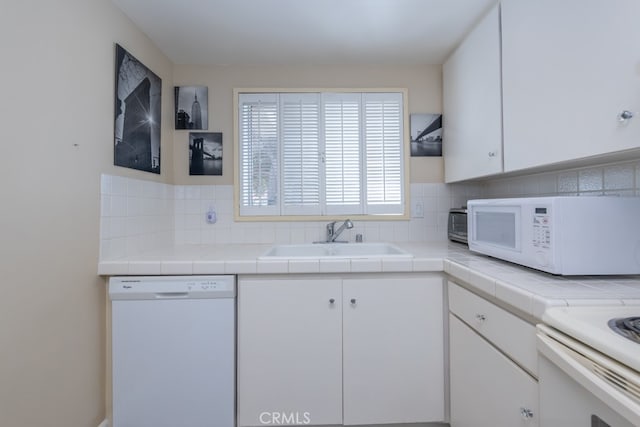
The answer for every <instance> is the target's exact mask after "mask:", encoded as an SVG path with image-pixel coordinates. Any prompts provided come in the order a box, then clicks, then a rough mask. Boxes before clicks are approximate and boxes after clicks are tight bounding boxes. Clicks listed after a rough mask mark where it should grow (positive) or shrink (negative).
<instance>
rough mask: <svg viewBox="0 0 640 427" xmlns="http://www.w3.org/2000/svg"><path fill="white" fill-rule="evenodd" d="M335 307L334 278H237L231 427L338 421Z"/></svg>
mask: <svg viewBox="0 0 640 427" xmlns="http://www.w3.org/2000/svg"><path fill="white" fill-rule="evenodd" d="M331 300H333V303H332V302H331ZM341 302H342V288H341V281H340V279H247V278H242V277H241V278H240V280H239V282H238V426H259V425H264V424H265V423H268V424H271V425H280V424H279V423H278V422H273V421H274V415H273V414H274V413H276V414H285V415H286V417H289V418H288V419H289V420H290V419H291V418H290V417H292V416H293V417H294V418H293V420H294V421H296V420H297V421H296V422H300V423H303V422H305V421H306V420H307V419H308V420H309V421H310V422H311V424H342V368H341V367H342V345H341V341H342V333H341V331H342V314H341V310H342V303H341ZM265 414H266V415H265ZM261 417H262V418H261ZM278 420H282V418H278ZM285 421H286V420H285ZM282 424H286V422H283V423H282ZM289 424H291V422H289Z"/></svg>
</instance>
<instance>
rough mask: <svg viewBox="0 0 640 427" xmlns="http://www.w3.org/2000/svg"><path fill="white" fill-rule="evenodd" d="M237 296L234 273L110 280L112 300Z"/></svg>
mask: <svg viewBox="0 0 640 427" xmlns="http://www.w3.org/2000/svg"><path fill="white" fill-rule="evenodd" d="M235 296H236V286H235V276H144V277H143V276H140V277H137V276H130V277H111V278H110V279H109V297H110V298H111V300H123V299H127V300H130V299H193V298H195V299H203V298H230V297H231V298H233V297H235Z"/></svg>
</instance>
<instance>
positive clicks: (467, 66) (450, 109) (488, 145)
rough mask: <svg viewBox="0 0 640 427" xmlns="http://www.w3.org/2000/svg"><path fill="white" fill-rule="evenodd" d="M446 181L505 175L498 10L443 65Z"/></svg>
mask: <svg viewBox="0 0 640 427" xmlns="http://www.w3.org/2000/svg"><path fill="white" fill-rule="evenodd" d="M442 71H443V110H444V116H443V123H444V137H443V141H444V143H443V146H442V147H443V150H444V173H445V181H446V182H453V181H460V180H464V179H469V178H476V177H480V176H486V175H492V174H496V173H499V172H502V94H501V79H500V13H499V6H496V7H494V8H493V9H492V10H491V11H490V12H489V14H488V15H487V16H486V17H485V18H484V19H483V20H482V21H481V22H480V23H479V24H478V26H477V27H476V28H475V29H473V31H471V33H469V35H468V36H467V38H466V39H465V40H464V41H463V42H462V44H461V45H460V46H459V47H458V49H456V51H455V52H454V53H453V54H452V55H451V57H449V59H448V60H447V61H446V62H445V63H444V65H443V70H442Z"/></svg>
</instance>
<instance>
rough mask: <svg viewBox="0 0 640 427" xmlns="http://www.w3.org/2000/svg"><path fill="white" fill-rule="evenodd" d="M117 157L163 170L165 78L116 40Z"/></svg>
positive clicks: (119, 162)
mask: <svg viewBox="0 0 640 427" xmlns="http://www.w3.org/2000/svg"><path fill="white" fill-rule="evenodd" d="M115 62H116V70H115V74H116V76H115V77H116V81H115V83H116V84H115V125H114V161H113V163H114V164H115V165H116V166H123V167H126V168H131V169H138V170H142V171H146V172H153V173H157V174H159V173H160V129H161V127H160V118H161V114H160V108H161V107H160V106H161V99H162V80H161V79H160V77H158V76H157V75H156V74H155V73H154V72H152V71H151V70H150V69H148V68H147V67H145V66H144V64H142V62H140V61H138V60H137V59H136V58H135V57H134V56H133V55H131V54H130V53H129V52H127V51H126V50H125V49H124V48H123V47H122V46H120V45H118V44H116V61H115Z"/></svg>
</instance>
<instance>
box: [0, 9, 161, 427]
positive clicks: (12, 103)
mask: <svg viewBox="0 0 640 427" xmlns="http://www.w3.org/2000/svg"><path fill="white" fill-rule="evenodd" d="M114 42H118V43H120V44H121V45H123V46H124V47H125V48H127V49H128V50H129V51H130V52H131V53H132V54H133V55H135V56H137V57H138V59H140V60H141V61H142V62H143V63H145V64H146V65H147V66H148V67H149V68H151V69H152V70H153V71H154V72H156V74H158V75H159V76H160V77H161V78H162V79H163V92H164V94H165V97H164V100H163V101H164V102H163V118H162V120H163V135H164V136H163V139H162V153H163V159H162V169H163V174H162V176H159V177H158V176H155V175H152V174H145V173H141V172H136V171H130V170H125V169H122V168H116V167H113V166H112V164H113V113H114V101H113V91H114ZM0 52H2V68H1V71H0V76H1V78H0V94H1V95H0V99H1V102H0V129H1V131H0V144H1V147H2V155H1V156H0V177H1V184H0V200H1V202H0V206H1V210H0V212H1V213H0V231H1V232H2V235H1V238H0V273H1V275H0V278H1V279H0V280H1V282H0V288H1V289H2V296H1V297H0V342H1V344H0V425H1V426H7V427H31V426H33V427H36V426H38V427H39V426H55V427H76V426H78V427H80V426H82V427H93V426H96V425H98V423H99V422H100V421H101V420H102V419H103V417H104V415H105V407H104V406H105V403H104V402H105V384H104V369H105V332H104V328H105V323H104V322H105V289H104V282H103V280H102V279H100V278H99V277H97V276H96V266H97V262H98V246H99V228H98V223H99V214H100V211H99V208H100V197H99V191H100V174H101V173H103V172H107V173H112V174H118V175H127V176H131V177H144V179H151V180H155V181H165V182H170V181H171V180H172V178H173V173H172V169H173V160H172V158H171V154H172V149H171V147H170V145H171V144H172V140H171V136H172V132H171V131H172V124H173V111H172V107H171V106H172V101H171V98H172V86H173V84H172V80H173V77H172V64H171V63H170V62H169V61H168V60H167V58H166V57H164V55H162V54H161V53H160V52H159V51H158V49H156V48H155V47H154V46H153V44H152V43H151V42H150V41H149V40H148V39H147V37H146V36H144V35H143V34H142V33H141V32H140V31H139V30H138V29H136V27H135V26H134V25H133V24H132V23H131V22H130V21H128V19H126V18H125V17H124V15H122V14H121V13H120V12H119V11H118V10H117V9H116V8H115V7H114V6H113V4H112V3H111V2H110V1H108V0H92V1H86V0H58V1H50V0H25V1H11V2H3V5H2V12H1V13H0Z"/></svg>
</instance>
